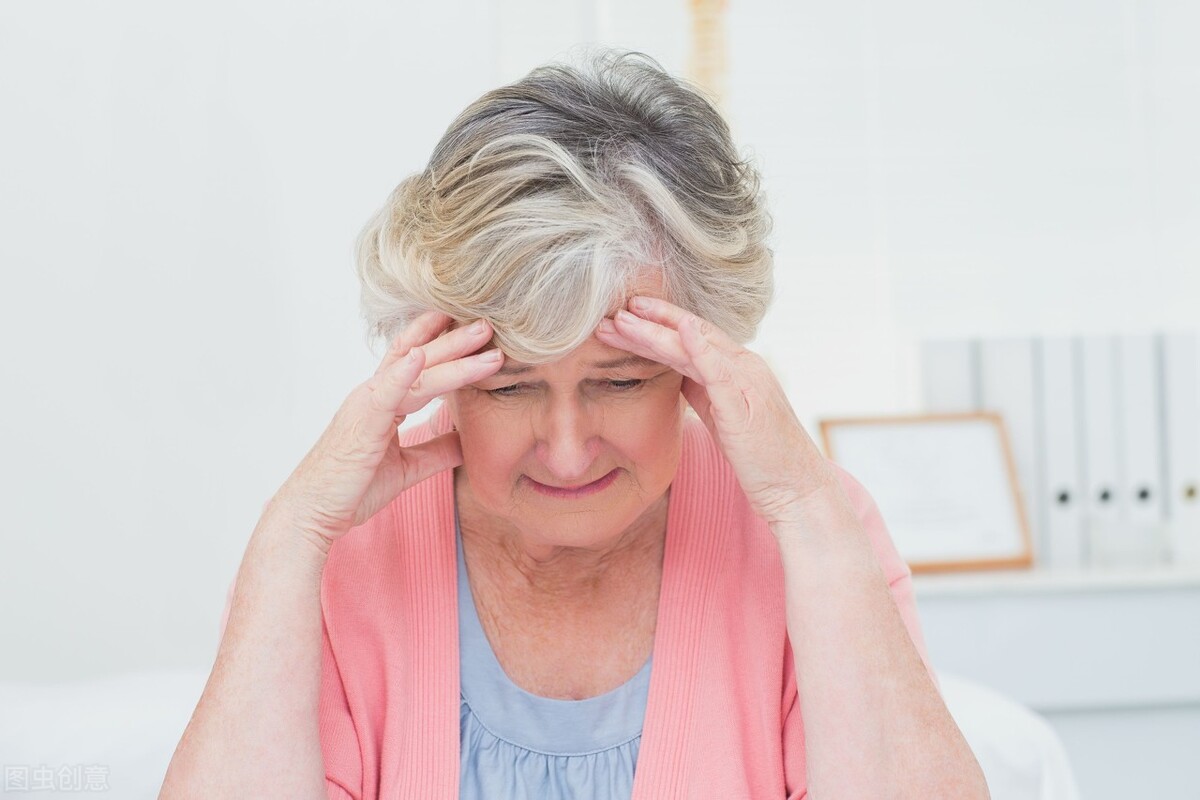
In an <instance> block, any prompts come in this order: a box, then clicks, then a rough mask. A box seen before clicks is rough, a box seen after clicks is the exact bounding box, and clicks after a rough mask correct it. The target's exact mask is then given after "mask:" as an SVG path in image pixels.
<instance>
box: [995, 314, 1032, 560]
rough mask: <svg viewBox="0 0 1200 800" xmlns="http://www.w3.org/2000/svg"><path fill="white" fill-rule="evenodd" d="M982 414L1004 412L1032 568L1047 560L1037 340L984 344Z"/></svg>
mask: <svg viewBox="0 0 1200 800" xmlns="http://www.w3.org/2000/svg"><path fill="white" fill-rule="evenodd" d="M979 379H980V387H981V391H980V403H979V405H980V408H979V410H983V411H996V412H999V414H1000V416H1001V418H1002V419H1003V420H1004V427H1005V430H1006V432H1007V434H1008V439H1009V443H1010V444H1011V445H1012V454H1013V461H1015V462H1016V468H1017V479H1018V483H1019V484H1020V494H1021V501H1022V502H1023V503H1024V504H1025V509H1026V515H1027V517H1028V519H1029V520H1030V529H1031V534H1032V538H1033V562H1034V564H1035V565H1037V564H1040V563H1042V561H1044V559H1045V554H1046V547H1047V545H1046V542H1045V531H1044V530H1043V529H1042V528H1041V526H1040V525H1039V524H1038V523H1039V522H1040V521H1041V520H1042V519H1043V514H1042V508H1043V506H1044V502H1043V498H1042V493H1041V488H1042V486H1043V484H1044V481H1043V479H1042V475H1041V465H1040V463H1039V460H1038V457H1037V452H1038V448H1037V429H1036V423H1035V417H1034V409H1035V407H1036V402H1035V398H1034V385H1033V381H1034V365H1033V340H1032V339H1030V338H1027V337H1023V338H1011V339H987V340H984V341H982V342H980V343H979Z"/></svg>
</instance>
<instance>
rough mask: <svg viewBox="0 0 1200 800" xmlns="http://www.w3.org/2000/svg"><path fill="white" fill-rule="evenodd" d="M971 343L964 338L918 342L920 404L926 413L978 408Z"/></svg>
mask: <svg viewBox="0 0 1200 800" xmlns="http://www.w3.org/2000/svg"><path fill="white" fill-rule="evenodd" d="M974 350H975V346H974V343H973V342H971V341H969V340H967V339H930V340H925V341H923V342H921V390H922V405H923V406H924V408H925V410H926V411H928V412H929V413H939V412H950V413H952V412H959V411H975V410H977V409H978V402H979V397H978V386H977V385H976V384H977V381H976V371H975V358H974Z"/></svg>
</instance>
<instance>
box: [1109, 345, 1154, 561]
mask: <svg viewBox="0 0 1200 800" xmlns="http://www.w3.org/2000/svg"><path fill="white" fill-rule="evenodd" d="M1157 344H1158V342H1157V340H1156V337H1155V336H1154V335H1152V334H1125V335H1122V336H1118V337H1117V339H1116V345H1117V409H1118V424H1117V435H1118V441H1117V454H1118V461H1117V465H1118V470H1117V475H1118V478H1119V480H1120V483H1119V484H1118V491H1119V492H1120V493H1121V496H1122V497H1123V498H1124V499H1125V502H1124V503H1123V504H1122V505H1121V506H1119V507H1120V508H1121V509H1122V510H1123V512H1124V515H1123V519H1124V523H1125V526H1126V527H1125V529H1124V531H1123V536H1122V537H1121V541H1122V543H1123V544H1127V545H1128V554H1127V556H1126V559H1127V561H1126V563H1128V564H1131V565H1138V566H1149V565H1154V564H1161V563H1163V562H1164V561H1165V557H1166V552H1165V550H1166V517H1165V514H1164V505H1163V496H1164V492H1163V446H1164V442H1163V440H1162V438H1163V430H1164V429H1163V423H1162V403H1161V388H1160V384H1161V381H1160V373H1161V369H1160V365H1159V350H1158V346H1157Z"/></svg>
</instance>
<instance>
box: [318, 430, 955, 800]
mask: <svg viewBox="0 0 1200 800" xmlns="http://www.w3.org/2000/svg"><path fill="white" fill-rule="evenodd" d="M448 429H449V415H448V413H447V411H446V409H445V407H443V408H441V409H439V411H438V412H437V413H435V415H434V416H433V417H432V418H431V419H429V420H428V421H426V422H425V423H423V424H421V425H419V426H415V427H413V428H410V429H407V430H402V431H401V432H400V437H401V445H409V444H413V443H416V442H419V441H423V440H425V439H427V438H430V437H431V436H433V435H436V433H439V432H441V431H444V430H448ZM833 466H834V468H835V471H836V472H837V474H838V475H839V478H840V480H841V481H842V485H843V487H844V489H845V491H846V493H847V495H848V496H849V498H850V500H851V502H852V503H853V505H854V507H855V509H856V510H857V512H858V517H859V519H860V520H861V522H862V524H863V526H864V527H865V529H866V532H867V534H868V535H869V537H870V540H871V543H872V545H873V548H874V551H875V554H876V556H877V558H878V559H879V562H880V564H881V566H882V568H883V572H884V575H885V576H886V578H887V580H888V583H889V585H890V587H891V590H892V595H893V597H894V599H895V601H896V604H897V607H898V609H899V611H900V615H901V617H902V618H903V620H904V623H905V625H906V626H907V629H908V632H909V634H910V636H911V637H912V639H913V642H914V644H915V646H916V648H917V651H918V652H919V653H920V656H921V658H922V660H923V661H924V663H925V666H926V668H927V669H928V670H929V673H930V676H931V678H932V679H933V681H934V684H935V686H938V687H939V691H940V685H938V682H937V675H936V673H935V672H934V670H933V668H932V666H931V665H930V663H929V658H928V654H927V652H926V648H925V643H924V640H923V637H922V634H921V630H920V624H919V621H918V618H917V609H916V603H915V600H914V598H913V592H912V582H911V573H910V571H909V569H908V566H907V565H906V564H905V562H904V561H903V560H902V559H901V558H900V557H899V555H898V554H897V552H896V549H895V547H894V545H893V544H892V541H891V538H890V536H889V535H888V532H887V529H886V527H885V526H884V522H883V519H882V517H881V516H880V513H879V510H878V508H877V507H876V505H875V503H874V501H873V500H872V499H871V497H870V495H869V494H868V493H867V490H866V489H865V488H863V486H862V485H861V484H859V483H858V481H857V480H855V479H854V478H853V477H852V476H851V475H850V474H849V473H848V472H846V471H845V470H843V469H842V468H841V467H838V466H837V465H836V464H834V465H833ZM456 555H457V551H456V541H455V537H454V492H453V475H452V472H451V471H450V470H446V471H444V472H441V473H439V474H437V475H435V476H433V477H431V478H429V479H427V480H425V481H423V482H421V483H420V484H417V485H416V486H413V487H410V488H409V489H408V490H406V491H405V492H403V493H402V494H400V495H399V496H398V497H397V498H396V499H395V500H394V501H393V502H392V503H391V504H390V506H388V507H386V508H384V509H382V510H381V511H380V512H379V513H377V514H376V515H375V516H374V517H372V518H371V519H370V520H368V521H366V522H365V523H363V524H362V525H360V526H358V527H356V528H353V529H351V530H350V531H349V532H348V533H347V534H346V535H345V536H343V537H342V538H341V539H339V540H338V541H337V542H335V543H334V545H333V547H332V549H331V551H330V554H329V560H328V562H327V563H326V566H325V570H324V574H323V577H322V585H321V607H322V611H323V618H324V625H323V634H324V635H323V648H322V649H323V657H322V665H323V666H322V680H321V690H320V704H319V708H320V711H319V724H320V738H321V747H322V751H323V754H324V761H325V774H326V779H327V780H326V785H327V788H328V791H329V797H330V798H331V800H348V798H353V799H354V800H376V799H377V798H379V799H380V800H382V799H384V798H387V800H393V799H395V800H400V799H404V800H407V798H423V799H427V800H435V798H436V799H445V800H449V799H450V798H457V797H458V781H459V763H460V762H459V729H458V726H459V702H460V697H459V654H458V614H457V588H456V587H457V583H456V581H457V569H456V567H457V562H456ZM783 577H784V576H783V565H782V561H781V558H780V554H779V548H778V545H777V544H776V542H775V540H774V538H773V536H772V534H771V532H770V530H769V529H768V527H767V525H766V523H765V522H763V521H762V519H761V518H760V517H758V516H757V515H755V514H754V513H753V512H752V511H751V509H750V507H749V504H748V502H747V500H746V497H745V494H744V493H743V492H742V491H741V488H740V487H739V486H738V483H737V480H736V478H735V476H734V474H733V471H732V468H731V466H730V465H729V463H728V461H726V460H725V458H724V457H723V455H722V454H721V453H720V451H719V449H718V447H717V445H716V443H715V442H714V441H713V439H712V437H711V436H710V434H709V433H708V430H707V429H706V428H705V427H704V426H703V424H702V423H701V422H700V421H699V420H698V419H695V418H693V417H690V416H689V417H688V418H687V419H686V421H685V424H684V436H683V450H682V454H681V459H680V462H679V468H678V472H677V473H676V475H675V478H674V481H673V482H672V484H671V490H670V497H669V502H668V513H667V532H666V542H665V546H664V554H663V573H662V583H661V589H660V595H659V608H658V618H657V625H656V629H655V638H654V655H653V657H654V668H653V669H652V670H651V675H650V687H649V695H648V698H647V702H646V713H645V724H644V727H643V732H642V742H641V750H640V754H639V756H638V764H637V769H636V771H635V775H634V784H633V798H632V800H663V799H665V798H686V799H688V800H690V799H691V798H710V797H711V798H723V799H731V798H769V797H778V798H788V799H789V800H795V799H797V798H804V797H806V795H807V780H806V774H805V748H804V728H803V723H802V719H801V713H802V710H803V701H802V698H800V697H799V696H798V692H797V688H796V674H795V664H794V662H793V657H792V649H791V644H790V642H789V638H788V634H787V627H786V616H785V608H784V580H783ZM847 766H848V767H849V766H850V765H847Z"/></svg>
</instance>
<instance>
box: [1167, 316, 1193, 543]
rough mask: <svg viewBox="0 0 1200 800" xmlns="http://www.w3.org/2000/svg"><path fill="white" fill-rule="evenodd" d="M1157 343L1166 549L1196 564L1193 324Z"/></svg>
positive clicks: (1168, 334)
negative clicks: (1160, 370)
mask: <svg viewBox="0 0 1200 800" xmlns="http://www.w3.org/2000/svg"><path fill="white" fill-rule="evenodd" d="M1160 344H1161V347H1162V357H1163V375H1162V378H1163V429H1164V435H1163V440H1164V442H1165V450H1166V453H1165V455H1166V458H1165V459H1164V460H1165V464H1166V478H1165V481H1164V485H1165V486H1166V490H1167V491H1166V496H1165V501H1166V516H1167V538H1168V549H1169V554H1170V560H1171V562H1172V563H1175V564H1181V565H1189V566H1200V346H1198V344H1197V333H1196V331H1194V330H1192V331H1169V332H1165V333H1163V334H1161V336H1160Z"/></svg>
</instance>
